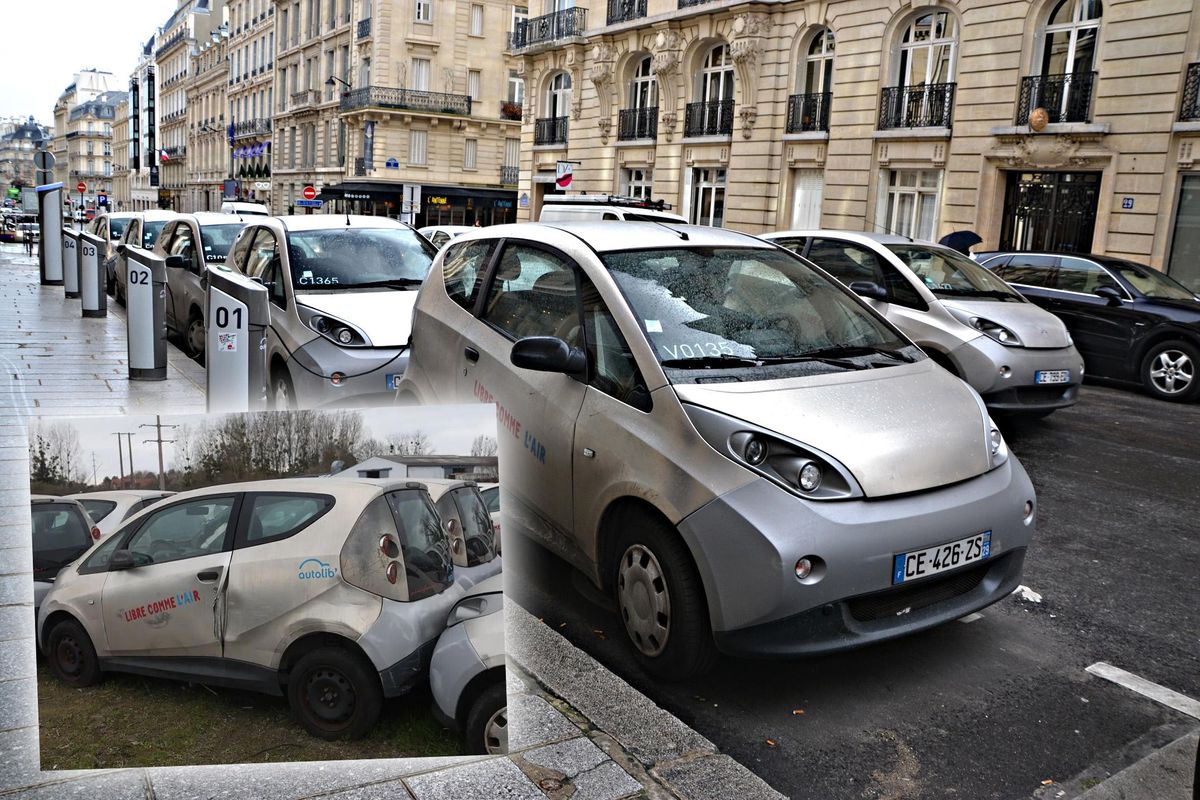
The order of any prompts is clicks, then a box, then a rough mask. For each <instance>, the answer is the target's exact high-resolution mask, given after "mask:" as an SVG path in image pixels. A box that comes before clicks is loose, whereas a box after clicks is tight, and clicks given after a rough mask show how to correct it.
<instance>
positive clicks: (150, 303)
mask: <svg viewBox="0 0 1200 800" xmlns="http://www.w3.org/2000/svg"><path fill="white" fill-rule="evenodd" d="M125 258H126V261H127V263H128V265H129V267H128V270H127V271H126V284H125V312H126V319H127V324H128V334H127V339H128V345H129V379H130V380H134V381H163V380H166V379H167V317H166V298H167V265H166V262H164V261H163V259H162V258H160V257H159V256H157V255H155V254H154V253H153V252H151V251H149V250H143V249H142V248H140V247H129V246H126V247H125Z"/></svg>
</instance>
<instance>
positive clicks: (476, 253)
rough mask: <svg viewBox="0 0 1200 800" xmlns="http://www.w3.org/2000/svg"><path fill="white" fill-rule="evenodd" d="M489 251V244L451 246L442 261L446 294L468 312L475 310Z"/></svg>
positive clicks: (469, 243)
mask: <svg viewBox="0 0 1200 800" xmlns="http://www.w3.org/2000/svg"><path fill="white" fill-rule="evenodd" d="M491 251H492V243H491V242H464V243H463V244H456V245H453V246H451V247H450V249H449V250H447V251H446V257H445V258H444V259H443V260H442V277H443V279H444V280H445V282H446V294H448V295H450V299H451V300H453V301H454V302H455V303H457V304H458V305H460V306H462V307H463V308H465V309H467V310H468V311H470V310H471V309H473V308H475V299H476V298H477V297H478V296H479V287H480V286H481V285H482V284H483V273H484V270H485V269H486V268H487V261H488V255H489V254H490V253H491Z"/></svg>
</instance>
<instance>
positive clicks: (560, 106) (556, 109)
mask: <svg viewBox="0 0 1200 800" xmlns="http://www.w3.org/2000/svg"><path fill="white" fill-rule="evenodd" d="M570 108H571V75H570V73H567V72H559V73H557V74H556V75H555V76H554V77H553V78H551V79H550V84H549V86H548V87H547V90H546V111H547V112H549V113H547V114H546V116H548V117H552V118H557V117H565V116H567V115H568V114H569V113H570V110H569V109H570Z"/></svg>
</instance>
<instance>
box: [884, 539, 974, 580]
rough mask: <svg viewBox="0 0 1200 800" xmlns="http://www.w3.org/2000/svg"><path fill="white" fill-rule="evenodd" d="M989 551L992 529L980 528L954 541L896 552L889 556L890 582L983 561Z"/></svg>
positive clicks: (915, 577) (922, 576)
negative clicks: (890, 567) (980, 531)
mask: <svg viewBox="0 0 1200 800" xmlns="http://www.w3.org/2000/svg"><path fill="white" fill-rule="evenodd" d="M991 554H992V532H991V531H984V532H983V533H977V534H975V535H974V536H968V537H967V538H965V539H959V540H958V541H956V542H948V543H947V544H939V545H937V546H936V547H927V548H925V549H924V550H914V551H912V552H911V553H897V554H896V555H895V556H893V557H892V584H893V585H894V584H897V583H904V582H905V581H911V580H916V579H917V578H924V577H925V576H927V575H936V574H937V573H939V572H945V571H946V570H948V569H957V568H958V567H961V566H963V565H964V564H971V563H973V562H975V561H983V560H984V559H985V558H987V557H988V556H990V555H991Z"/></svg>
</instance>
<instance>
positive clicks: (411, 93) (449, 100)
mask: <svg viewBox="0 0 1200 800" xmlns="http://www.w3.org/2000/svg"><path fill="white" fill-rule="evenodd" d="M368 107H370V108H401V109H406V110H409V111H427V112H430V113H433V114H464V115H469V114H470V113H471V96H470V95H466V94H447V93H446V92H419V91H417V90H416V89H395V88H392V87H390V86H366V87H364V88H361V89H351V90H350V91H348V92H343V93H342V103H341V109H342V111H356V110H357V109H360V108H368Z"/></svg>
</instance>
